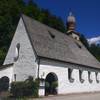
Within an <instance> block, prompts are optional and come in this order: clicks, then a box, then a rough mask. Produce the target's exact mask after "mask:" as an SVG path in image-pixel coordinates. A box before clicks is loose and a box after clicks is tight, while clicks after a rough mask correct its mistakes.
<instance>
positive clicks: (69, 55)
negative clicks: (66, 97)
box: [0, 13, 100, 96]
mask: <svg viewBox="0 0 100 100" xmlns="http://www.w3.org/2000/svg"><path fill="white" fill-rule="evenodd" d="M66 23H67V27H66V28H67V31H66V33H62V32H60V31H58V30H56V29H53V28H51V27H49V26H47V25H44V24H42V23H40V22H38V21H36V20H34V19H32V18H30V17H28V16H26V15H21V17H20V20H19V23H18V26H17V28H16V32H15V34H14V37H13V39H12V42H11V45H10V47H9V50H8V53H7V55H6V58H5V61H4V63H3V65H2V66H1V67H0V78H2V77H4V76H6V77H8V78H9V80H10V83H11V82H13V81H24V80H26V79H27V78H28V77H29V76H32V77H34V79H36V78H38V79H40V86H39V96H45V95H53V94H72V93H91V92H100V62H99V61H97V59H96V58H95V57H94V56H93V55H92V54H91V53H90V52H89V51H88V50H87V49H86V47H85V46H84V45H83V44H82V42H81V41H80V33H78V32H76V31H75V27H76V18H75V16H74V15H73V14H71V13H70V14H69V16H68V18H67V22H66ZM10 83H9V84H10Z"/></svg>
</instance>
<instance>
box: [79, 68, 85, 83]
mask: <svg viewBox="0 0 100 100" xmlns="http://www.w3.org/2000/svg"><path fill="white" fill-rule="evenodd" d="M82 73H83V71H82V70H79V80H80V82H81V83H83V82H84V79H82Z"/></svg>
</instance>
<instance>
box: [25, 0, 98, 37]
mask: <svg viewBox="0 0 100 100" xmlns="http://www.w3.org/2000/svg"><path fill="white" fill-rule="evenodd" d="M26 1H27V0H26ZM34 1H35V2H36V3H37V4H38V5H39V7H40V8H45V9H48V10H49V11H50V12H51V13H52V14H54V15H56V16H58V17H61V18H62V19H63V21H64V23H66V20H67V16H68V14H69V12H72V13H73V15H74V16H75V17H76V31H78V32H80V33H82V34H84V35H85V37H86V38H92V37H98V36H100V0H34Z"/></svg>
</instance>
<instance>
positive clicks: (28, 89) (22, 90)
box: [10, 80, 39, 97]
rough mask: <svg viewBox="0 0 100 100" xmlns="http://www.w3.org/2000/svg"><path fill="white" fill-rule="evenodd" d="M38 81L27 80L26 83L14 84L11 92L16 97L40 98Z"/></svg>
mask: <svg viewBox="0 0 100 100" xmlns="http://www.w3.org/2000/svg"><path fill="white" fill-rule="evenodd" d="M38 84H39V83H38V81H36V80H35V81H33V80H26V81H24V82H22V81H21V82H12V83H11V90H10V92H11V93H12V95H13V96H14V97H24V96H34V97H38V89H39V85H38Z"/></svg>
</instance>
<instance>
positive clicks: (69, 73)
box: [68, 68, 74, 83]
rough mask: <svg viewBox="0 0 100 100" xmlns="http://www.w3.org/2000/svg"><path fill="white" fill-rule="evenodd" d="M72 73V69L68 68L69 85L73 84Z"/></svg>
mask: <svg viewBox="0 0 100 100" xmlns="http://www.w3.org/2000/svg"><path fill="white" fill-rule="evenodd" d="M72 72H73V69H70V68H68V79H69V81H70V82H71V83H73V82H74V79H73V78H72Z"/></svg>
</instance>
